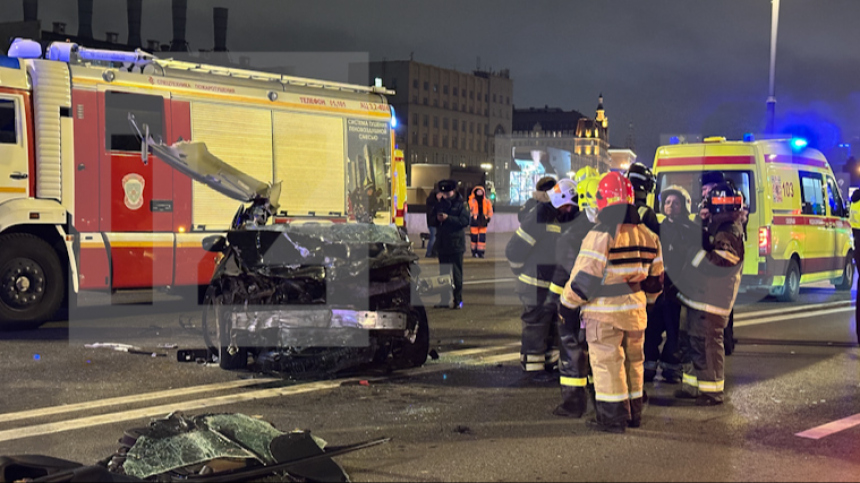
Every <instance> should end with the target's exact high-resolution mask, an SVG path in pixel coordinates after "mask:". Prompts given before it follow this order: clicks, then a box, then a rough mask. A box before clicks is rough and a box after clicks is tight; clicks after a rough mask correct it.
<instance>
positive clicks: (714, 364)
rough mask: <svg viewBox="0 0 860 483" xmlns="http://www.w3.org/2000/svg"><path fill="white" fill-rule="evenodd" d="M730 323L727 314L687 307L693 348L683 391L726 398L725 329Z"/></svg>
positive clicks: (688, 329)
mask: <svg viewBox="0 0 860 483" xmlns="http://www.w3.org/2000/svg"><path fill="white" fill-rule="evenodd" d="M728 322H729V317H728V316H727V315H717V314H712V313H709V312H703V311H701V310H696V309H693V308H690V307H688V308H687V341H688V343H689V348H688V350H687V357H686V359H687V360H686V361H685V364H684V377H683V386H682V390H683V391H685V392H687V393H689V394H690V395H693V396H698V395H705V396H708V397H710V398H712V399H715V400H718V401H722V398H723V388H724V386H725V380H724V377H725V375H724V372H723V371H724V366H725V360H726V357H725V349H724V347H723V330H724V329H725V328H726V325H728Z"/></svg>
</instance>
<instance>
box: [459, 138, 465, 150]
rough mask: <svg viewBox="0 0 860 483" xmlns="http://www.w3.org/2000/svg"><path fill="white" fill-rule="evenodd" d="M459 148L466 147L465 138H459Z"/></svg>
mask: <svg viewBox="0 0 860 483" xmlns="http://www.w3.org/2000/svg"><path fill="white" fill-rule="evenodd" d="M460 149H466V138H463V139H461V140H460Z"/></svg>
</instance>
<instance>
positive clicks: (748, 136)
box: [744, 132, 755, 143]
mask: <svg viewBox="0 0 860 483" xmlns="http://www.w3.org/2000/svg"><path fill="white" fill-rule="evenodd" d="M753 141H755V136H753V134H752V133H751V132H748V133H746V134H744V142H745V143H751V142H753Z"/></svg>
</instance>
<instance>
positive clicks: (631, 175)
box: [626, 163, 660, 235]
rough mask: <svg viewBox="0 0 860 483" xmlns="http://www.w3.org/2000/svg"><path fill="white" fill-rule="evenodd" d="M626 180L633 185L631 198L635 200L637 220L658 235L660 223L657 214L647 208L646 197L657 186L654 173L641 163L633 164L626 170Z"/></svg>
mask: <svg viewBox="0 0 860 483" xmlns="http://www.w3.org/2000/svg"><path fill="white" fill-rule="evenodd" d="M626 176H627V179H629V180H630V184H631V185H633V196H634V198H635V199H636V203H635V204H636V209H637V210H638V212H639V219H641V220H642V223H644V224H645V226H647V227H648V228H649V229H651V231H653V232H654V233H656V234H657V235H659V234H660V221H659V220H658V219H657V214H656V213H654V209H653V208H651V207H650V206H648V195H650V194H651V193H653V192H654V187H655V186H656V185H657V182H656V178H655V177H654V173H652V172H651V168H649V167H648V166H645V165H644V164H642V163H633V164H632V165H630V168H628V169H627V174H626Z"/></svg>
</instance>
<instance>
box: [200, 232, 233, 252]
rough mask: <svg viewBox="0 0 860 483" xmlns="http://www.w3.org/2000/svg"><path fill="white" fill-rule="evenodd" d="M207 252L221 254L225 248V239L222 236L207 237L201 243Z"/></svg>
mask: <svg viewBox="0 0 860 483" xmlns="http://www.w3.org/2000/svg"><path fill="white" fill-rule="evenodd" d="M201 244H202V245H203V249H204V250H206V251H207V252H215V253H221V252H223V251H224V249H226V248H227V239H226V238H224V236H222V235H212V236H207V237H206V238H204V239H203V240H202V242H201Z"/></svg>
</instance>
